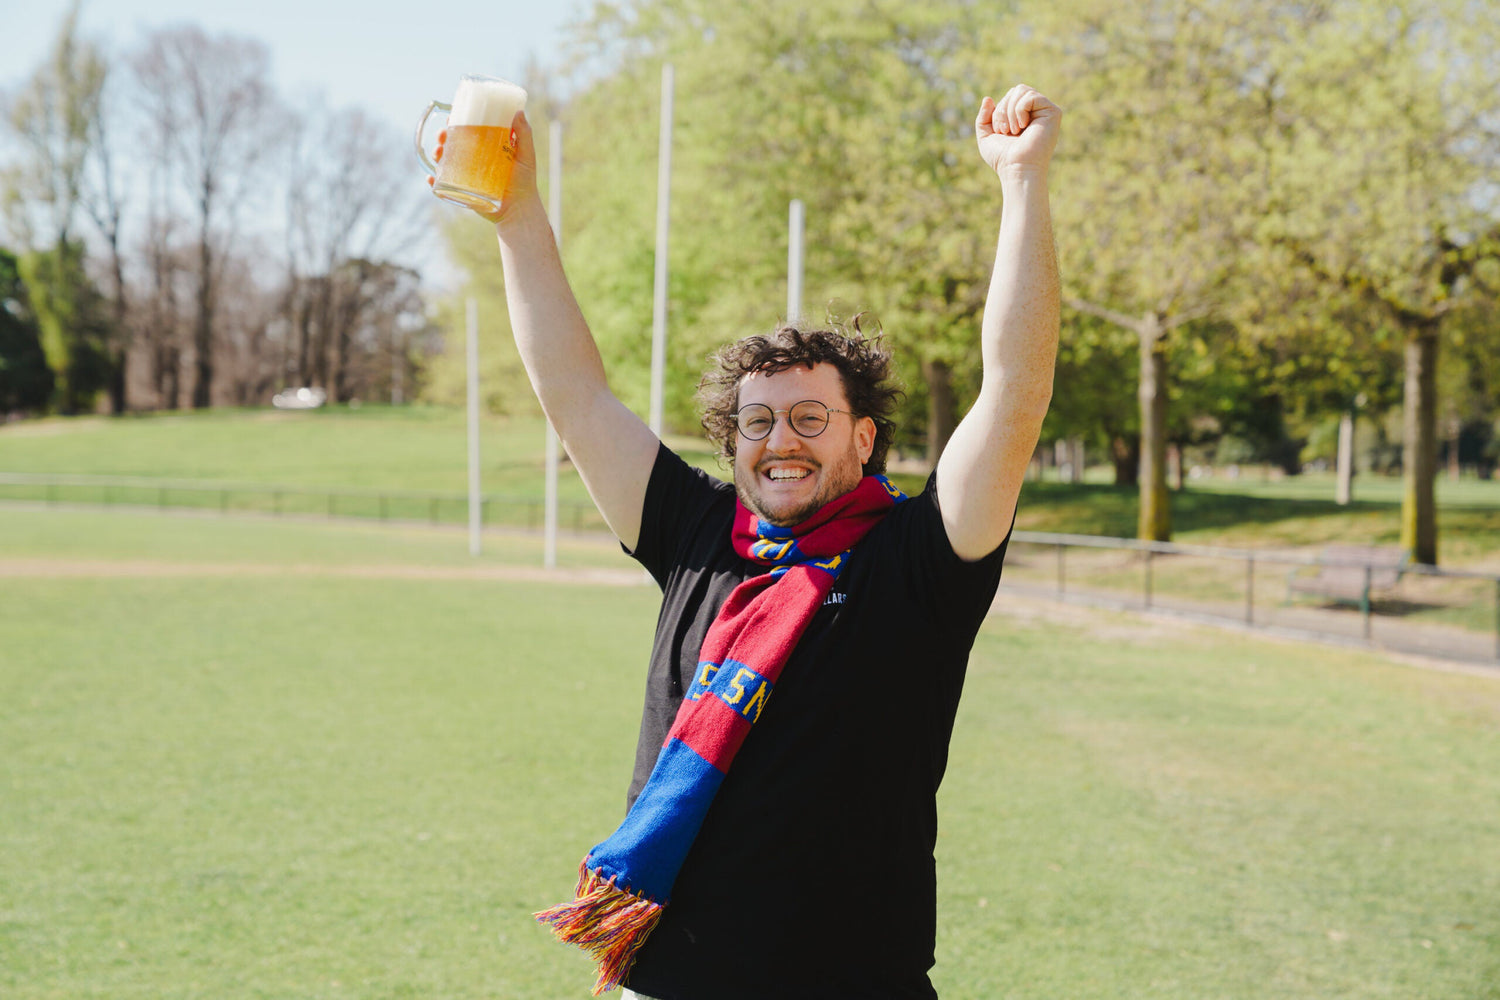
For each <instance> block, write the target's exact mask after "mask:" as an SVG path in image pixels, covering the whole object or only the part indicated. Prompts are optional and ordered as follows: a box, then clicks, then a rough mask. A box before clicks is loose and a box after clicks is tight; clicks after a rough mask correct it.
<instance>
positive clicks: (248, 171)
mask: <svg viewBox="0 0 1500 1000" xmlns="http://www.w3.org/2000/svg"><path fill="white" fill-rule="evenodd" d="M132 65H133V68H134V70H135V75H136V80H137V82H138V84H139V86H140V88H141V92H142V96H143V98H144V102H145V111H146V113H147V114H148V116H149V119H150V121H151V125H152V131H151V134H150V138H149V141H150V142H152V143H153V145H154V150H155V152H156V154H157V156H158V157H159V161H160V162H161V163H162V164H164V165H165V166H166V167H167V169H168V171H169V173H172V174H177V175H180V176H181V177H182V179H183V182H184V183H183V188H184V192H185V194H186V196H187V198H188V199H189V201H190V203H191V212H192V217H193V220H194V224H195V230H196V231H195V245H196V251H197V253H196V258H197V259H196V262H195V270H196V275H195V276H196V287H195V289H194V299H195V303H194V305H195V309H194V315H193V326H192V330H193V333H192V348H193V388H192V405H193V406H194V407H206V406H209V405H210V404H211V403H212V398H213V385H214V374H215V372H214V319H215V313H216V309H217V306H218V294H219V278H220V270H221V259H222V257H223V255H224V253H225V248H227V247H228V246H230V245H232V243H233V242H234V239H235V237H236V235H237V225H236V223H237V219H238V215H239V212H240V210H241V209H242V208H243V207H244V206H245V204H246V203H247V201H249V198H250V194H251V192H252V190H253V183H254V181H255V179H256V169H257V168H258V167H259V166H260V165H261V163H262V161H263V159H264V156H265V152H266V150H267V149H269V148H271V146H272V143H271V142H270V139H271V133H270V127H271V124H272V122H271V118H272V110H273V107H274V99H273V97H272V93H271V89H270V85H269V82H268V77H269V71H270V56H269V54H268V53H267V51H266V48H265V46H264V45H262V44H261V43H259V42H256V41H250V40H247V39H242V38H236V37H233V36H228V35H224V36H218V37H210V36H209V35H206V34H205V33H204V32H203V31H202V29H200V28H197V27H184V28H174V29H169V30H165V31H159V32H157V33H156V34H154V35H152V36H151V37H150V38H149V39H148V40H147V42H146V44H145V46H144V48H143V49H142V50H141V51H140V52H138V53H137V54H136V55H135V57H134V59H133V60H132Z"/></svg>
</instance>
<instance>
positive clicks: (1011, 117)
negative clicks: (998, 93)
mask: <svg viewBox="0 0 1500 1000" xmlns="http://www.w3.org/2000/svg"><path fill="white" fill-rule="evenodd" d="M1025 99H1026V88H1025V87H1023V86H1020V85H1019V84H1018V85H1016V86H1014V87H1012V88H1010V93H1008V94H1006V95H1005V117H1006V122H1007V123H1008V124H1009V126H1010V134H1011V135H1020V134H1021V130H1022V129H1024V128H1025V127H1026V122H1027V121H1028V116H1027V115H1026V114H1025V113H1024V112H1023V111H1022V110H1021V104H1022V102H1023V101H1024V100H1025Z"/></svg>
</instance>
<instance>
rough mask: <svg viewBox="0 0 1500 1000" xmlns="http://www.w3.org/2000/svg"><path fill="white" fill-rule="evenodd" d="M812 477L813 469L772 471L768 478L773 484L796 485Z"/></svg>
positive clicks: (767, 475)
mask: <svg viewBox="0 0 1500 1000" xmlns="http://www.w3.org/2000/svg"><path fill="white" fill-rule="evenodd" d="M810 475H812V470H811V469H770V470H768V471H767V472H766V478H767V479H769V480H771V482H773V483H795V482H798V481H799V480H803V479H806V478H807V477H808V476H810Z"/></svg>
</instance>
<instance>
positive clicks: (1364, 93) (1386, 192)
mask: <svg viewBox="0 0 1500 1000" xmlns="http://www.w3.org/2000/svg"><path fill="white" fill-rule="evenodd" d="M1472 14H1473V10H1472V8H1471V6H1470V5H1468V4H1465V3H1462V2H1458V0H1455V2H1446V0H1436V2H1430V3H1423V4H1421V5H1417V4H1409V3H1396V4H1384V3H1382V4H1375V3H1372V2H1366V0H1350V2H1347V3H1341V4H1335V5H1331V16H1330V17H1328V18H1326V19H1324V20H1322V21H1320V22H1318V23H1315V24H1313V25H1310V26H1309V28H1308V29H1307V30H1306V31H1305V32H1304V33H1302V34H1301V35H1300V36H1298V37H1297V38H1296V39H1294V41H1295V43H1296V45H1295V52H1296V56H1297V58H1295V59H1288V60H1287V61H1286V62H1285V64H1284V67H1283V71H1282V73H1281V74H1280V76H1279V78H1278V79H1277V81H1276V86H1275V88H1274V89H1273V90H1270V91H1268V95H1269V97H1270V99H1269V100H1268V102H1267V120H1266V125H1267V127H1266V128H1264V129H1262V130H1261V131H1260V132H1259V133H1258V134H1259V135H1261V136H1262V137H1263V141H1264V143H1265V147H1266V159H1267V163H1268V170H1267V194H1268V205H1269V207H1270V209H1271V210H1270V211H1269V212H1268V213H1267V224H1266V225H1265V226H1264V227H1263V230H1262V236H1263V238H1264V239H1265V240H1267V241H1268V242H1269V243H1270V244H1271V245H1273V246H1275V247H1277V248H1279V249H1280V250H1281V251H1282V252H1283V253H1284V254H1285V255H1286V256H1287V258H1288V259H1289V260H1291V261H1292V262H1294V263H1295V264H1296V265H1297V266H1299V267H1301V268H1303V269H1305V270H1306V272H1307V273H1308V274H1310V275H1312V276H1313V277H1314V278H1315V279H1317V280H1319V281H1322V282H1325V283H1326V284H1328V285H1329V286H1331V287H1332V288H1334V289H1337V291H1338V292H1339V293H1340V294H1342V295H1344V296H1346V297H1350V298H1353V299H1357V300H1358V301H1360V302H1362V303H1363V304H1364V305H1366V306H1367V307H1368V308H1370V309H1371V310H1373V311H1375V312H1377V313H1378V314H1379V315H1380V317H1381V319H1382V320H1383V322H1384V323H1385V324H1388V325H1389V326H1391V327H1392V328H1394V329H1396V330H1399V331H1400V332H1401V336H1402V339H1403V341H1404V355H1405V364H1404V368H1405V389H1404V400H1405V412H1404V421H1403V424H1404V427H1403V438H1404V445H1403V457H1402V468H1403V477H1404V480H1405V486H1404V491H1403V496H1404V499H1403V503H1402V531H1401V540H1402V544H1403V545H1404V546H1406V547H1408V548H1409V549H1410V550H1411V551H1412V555H1413V558H1414V559H1416V560H1417V561H1418V562H1422V563H1428V564H1432V563H1436V561H1437V557H1438V545H1437V510H1436V504H1435V496H1434V477H1435V475H1436V472H1437V454H1438V434H1437V430H1438V427H1437V413H1438V404H1437V398H1436V396H1437V382H1436V378H1437V364H1438V351H1439V345H1440V343H1441V341H1442V339H1443V337H1444V335H1445V331H1447V330H1448V329H1449V328H1450V326H1451V322H1452V318H1453V317H1454V316H1455V315H1456V314H1457V313H1458V311H1460V310H1461V308H1462V307H1463V305H1464V304H1465V303H1466V302H1467V301H1468V300H1469V299H1470V298H1472V296H1473V295H1474V294H1475V276H1476V273H1477V272H1478V271H1480V270H1482V269H1484V268H1485V267H1487V266H1491V265H1492V264H1493V263H1494V262H1495V261H1497V260H1500V205H1497V203H1496V199H1495V195H1494V186H1493V177H1494V173H1493V171H1494V170H1495V168H1496V166H1497V164H1500V135H1497V133H1496V132H1495V130H1494V127H1493V123H1494V121H1495V120H1496V116H1497V115H1500V64H1497V62H1496V60H1495V58H1494V53H1495V52H1496V51H1497V46H1500V27H1497V25H1496V23H1495V20H1494V19H1493V18H1488V17H1480V18H1474V17H1473V16H1472ZM1334 95H1336V98H1337V99H1336V102H1335V101H1334V100H1333V97H1334Z"/></svg>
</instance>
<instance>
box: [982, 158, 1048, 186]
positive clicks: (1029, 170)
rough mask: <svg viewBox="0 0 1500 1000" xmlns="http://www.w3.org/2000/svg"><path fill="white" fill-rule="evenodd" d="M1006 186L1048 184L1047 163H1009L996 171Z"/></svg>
mask: <svg viewBox="0 0 1500 1000" xmlns="http://www.w3.org/2000/svg"><path fill="white" fill-rule="evenodd" d="M995 173H996V175H998V176H999V178H1000V183H1001V184H1002V185H1004V186H1007V187H1008V186H1011V185H1020V186H1033V185H1038V184H1040V185H1042V186H1044V187H1045V186H1046V184H1047V165H1046V164H1043V165H1040V166H1038V165H1036V164H1032V163H1007V164H1005V165H1004V166H1002V167H999V168H998V169H997V170H996V171H995Z"/></svg>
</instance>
